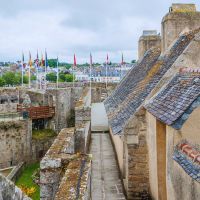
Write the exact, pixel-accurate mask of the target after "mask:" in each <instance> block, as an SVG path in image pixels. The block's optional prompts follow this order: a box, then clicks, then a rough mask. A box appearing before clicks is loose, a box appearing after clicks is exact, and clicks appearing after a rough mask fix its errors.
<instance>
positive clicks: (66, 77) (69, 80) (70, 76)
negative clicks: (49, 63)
mask: <svg viewBox="0 0 200 200" xmlns="http://www.w3.org/2000/svg"><path fill="white" fill-rule="evenodd" d="M65 81H66V82H73V75H72V74H66V75H65Z"/></svg>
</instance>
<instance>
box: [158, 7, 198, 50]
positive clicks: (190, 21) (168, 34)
mask: <svg viewBox="0 0 200 200" xmlns="http://www.w3.org/2000/svg"><path fill="white" fill-rule="evenodd" d="M199 27H200V12H198V11H197V10H196V6H195V4H172V6H171V7H170V8H169V12H168V13H167V14H166V15H165V16H164V17H163V19H162V34H161V35H162V52H164V51H165V50H166V49H167V48H168V47H169V46H170V45H171V44H172V42H173V41H174V40H176V39H177V38H178V36H179V35H180V33H181V32H183V31H184V30H194V29H197V28H199Z"/></svg>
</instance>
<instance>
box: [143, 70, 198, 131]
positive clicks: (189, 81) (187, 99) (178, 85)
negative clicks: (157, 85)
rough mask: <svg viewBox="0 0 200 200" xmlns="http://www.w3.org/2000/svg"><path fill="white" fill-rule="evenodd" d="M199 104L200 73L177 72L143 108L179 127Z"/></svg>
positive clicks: (165, 121) (167, 122) (168, 123)
mask: <svg viewBox="0 0 200 200" xmlns="http://www.w3.org/2000/svg"><path fill="white" fill-rule="evenodd" d="M199 105H200V73H199V72H179V73H178V74H177V75H175V77H174V78H173V79H172V80H171V81H170V82H169V83H168V84H167V86H166V87H165V88H164V89H163V90H162V91H160V92H159V93H158V94H157V95H156V96H155V97H153V99H152V100H150V102H149V103H148V104H146V105H145V108H146V109H147V110H148V111H149V112H150V113H151V114H152V115H154V116H155V117H156V118H157V119H159V120H160V121H162V122H164V123H165V124H167V125H172V126H173V127H174V128H176V129H180V128H181V127H182V125H183V123H184V122H185V121H186V120H187V118H188V117H189V114H190V113H191V112H192V111H193V110H194V109H195V108H196V107H197V106H199Z"/></svg>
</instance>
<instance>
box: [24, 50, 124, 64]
mask: <svg viewBox="0 0 200 200" xmlns="http://www.w3.org/2000/svg"><path fill="white" fill-rule="evenodd" d="M57 60H58V58H57ZM33 64H34V65H33ZM92 64H93V62H92V54H91V53H90V65H92ZM106 64H109V56H108V54H107V56H106ZM121 64H122V65H123V64H125V62H124V56H123V54H122V58H121ZM22 66H23V67H24V68H25V67H26V64H25V60H24V53H22ZM28 66H30V67H34V66H35V67H48V66H49V65H48V58H47V52H46V51H45V59H44V58H43V54H42V56H41V59H39V55H38V51H37V54H36V59H35V60H34V61H32V57H31V53H30V52H29V60H28ZM73 66H75V67H76V66H77V62H76V54H74V64H73Z"/></svg>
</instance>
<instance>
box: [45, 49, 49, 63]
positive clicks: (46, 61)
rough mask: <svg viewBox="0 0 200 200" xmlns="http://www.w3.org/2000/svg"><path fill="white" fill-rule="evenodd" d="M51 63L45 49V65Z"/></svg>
mask: <svg viewBox="0 0 200 200" xmlns="http://www.w3.org/2000/svg"><path fill="white" fill-rule="evenodd" d="M48 66H49V64H48V59H47V52H46V50H45V67H48Z"/></svg>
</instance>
